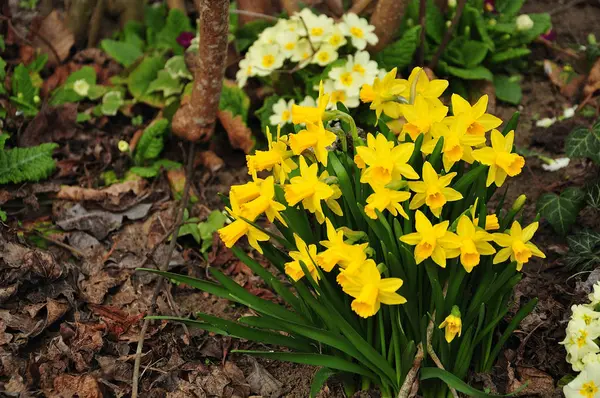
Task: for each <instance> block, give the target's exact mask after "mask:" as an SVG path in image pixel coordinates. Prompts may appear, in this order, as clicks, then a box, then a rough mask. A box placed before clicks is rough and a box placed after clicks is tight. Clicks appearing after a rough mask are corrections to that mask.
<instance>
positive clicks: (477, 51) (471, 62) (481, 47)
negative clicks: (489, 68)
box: [461, 40, 488, 68]
mask: <svg viewBox="0 0 600 398" xmlns="http://www.w3.org/2000/svg"><path fill="white" fill-rule="evenodd" d="M461 51H462V53H463V59H464V60H465V66H466V67H467V68H474V67H475V66H477V65H479V64H480V63H482V62H483V60H484V59H485V56H486V55H487V53H488V46H487V45H486V44H485V43H483V42H480V41H475V40H467V41H465V42H464V43H463V44H462V49H461Z"/></svg>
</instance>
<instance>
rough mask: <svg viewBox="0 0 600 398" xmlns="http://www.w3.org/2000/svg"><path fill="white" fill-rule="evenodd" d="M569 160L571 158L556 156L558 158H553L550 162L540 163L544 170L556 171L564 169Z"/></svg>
mask: <svg viewBox="0 0 600 398" xmlns="http://www.w3.org/2000/svg"><path fill="white" fill-rule="evenodd" d="M570 162H571V159H569V158H558V159H554V160H553V161H552V163H550V164H546V163H544V164H542V169H544V170H546V171H557V170H560V169H564V168H565V167H567V166H568V165H569V163H570Z"/></svg>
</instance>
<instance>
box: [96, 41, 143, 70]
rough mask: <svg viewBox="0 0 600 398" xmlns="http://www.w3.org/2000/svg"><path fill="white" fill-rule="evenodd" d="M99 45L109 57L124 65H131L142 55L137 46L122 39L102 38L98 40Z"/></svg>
mask: <svg viewBox="0 0 600 398" xmlns="http://www.w3.org/2000/svg"><path fill="white" fill-rule="evenodd" d="M100 47H101V48H102V49H103V50H104V52H105V53H106V54H108V56H109V57H111V58H112V59H114V60H115V61H117V62H118V63H120V64H121V65H123V66H125V67H129V66H131V65H133V64H134V63H135V61H137V59H138V58H139V57H141V56H142V55H144V53H143V52H142V50H140V49H139V48H138V46H136V45H135V44H132V43H128V42H124V41H117V40H111V39H104V40H102V41H101V42H100Z"/></svg>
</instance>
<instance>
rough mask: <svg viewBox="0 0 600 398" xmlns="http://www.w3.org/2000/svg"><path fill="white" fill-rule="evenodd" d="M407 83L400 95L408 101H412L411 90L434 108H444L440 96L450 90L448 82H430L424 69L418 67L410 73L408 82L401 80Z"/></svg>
mask: <svg viewBox="0 0 600 398" xmlns="http://www.w3.org/2000/svg"><path fill="white" fill-rule="evenodd" d="M401 82H403V83H405V89H404V91H403V92H402V93H401V94H400V95H401V96H403V97H405V98H406V99H409V100H410V99H411V90H412V89H413V87H414V89H415V91H414V95H415V96H417V95H418V96H421V97H423V98H424V99H425V100H426V101H427V102H428V103H429V105H431V106H432V107H433V108H436V107H440V106H442V105H443V104H442V101H440V99H439V98H440V96H441V95H442V94H443V93H444V91H446V89H447V88H448V84H449V83H448V80H443V79H433V80H429V78H428V77H427V74H426V73H425V71H424V70H423V68H419V67H416V68H414V69H413V70H412V72H410V75H409V76H408V80H401Z"/></svg>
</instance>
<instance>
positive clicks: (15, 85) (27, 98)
mask: <svg viewBox="0 0 600 398" xmlns="http://www.w3.org/2000/svg"><path fill="white" fill-rule="evenodd" d="M12 94H13V95H14V96H15V97H17V98H19V99H20V100H21V101H23V102H26V103H28V104H33V97H35V87H33V82H32V81H31V76H30V75H29V70H27V68H26V67H25V65H23V64H19V65H18V66H17V67H16V68H15V70H14V72H13V75H12Z"/></svg>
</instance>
